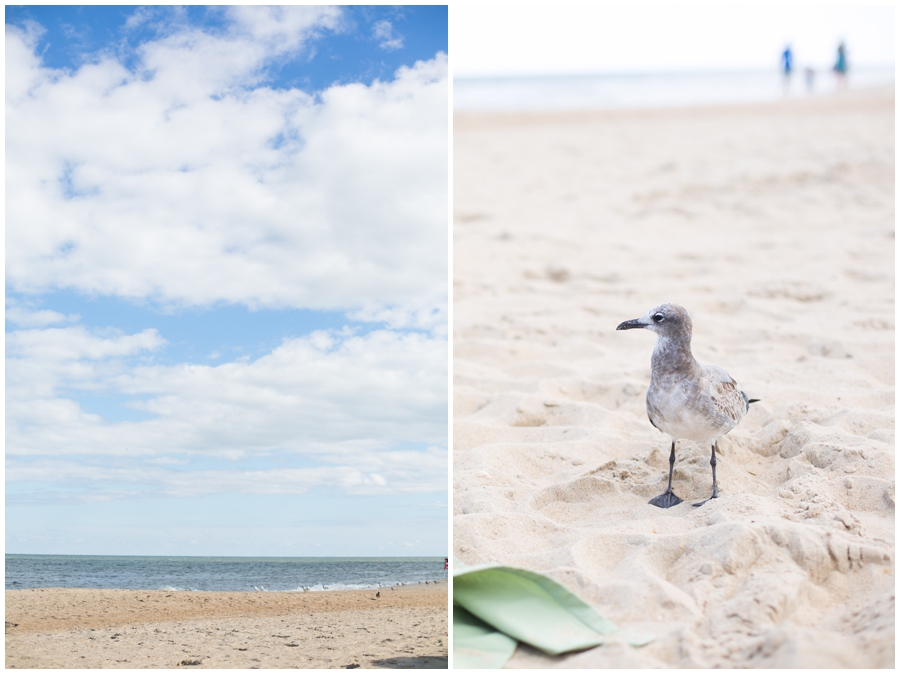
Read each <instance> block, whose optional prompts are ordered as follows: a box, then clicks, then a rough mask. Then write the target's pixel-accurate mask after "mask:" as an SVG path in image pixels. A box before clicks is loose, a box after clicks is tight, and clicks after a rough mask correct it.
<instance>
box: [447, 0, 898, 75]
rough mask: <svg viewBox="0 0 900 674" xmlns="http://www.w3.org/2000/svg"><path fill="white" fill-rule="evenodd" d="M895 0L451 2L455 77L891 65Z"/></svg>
mask: <svg viewBox="0 0 900 674" xmlns="http://www.w3.org/2000/svg"><path fill="white" fill-rule="evenodd" d="M894 12H895V10H894V3H893V2H881V3H880V4H870V5H861V4H859V3H853V4H842V5H836V4H830V3H825V2H797V1H792V2H781V3H777V4H776V3H769V4H761V3H756V4H752V3H736V2H717V3H703V4H698V3H693V4H687V3H684V2H660V1H656V2H630V3H625V2H621V1H607V2H603V1H599V0H592V1H590V2H588V1H586V0H582V1H580V2H578V1H571V0H558V1H557V2H555V3H553V4H550V3H548V2H527V1H526V2H520V3H516V5H515V9H514V10H511V5H509V4H508V3H505V2H499V1H490V0H487V1H485V2H478V3H475V2H461V3H457V4H455V5H454V6H453V35H452V39H453V46H454V56H453V74H454V77H497V76H500V77H503V76H527V75H575V74H596V73H652V72H716V71H726V72H727V71H740V70H766V69H777V68H778V63H779V57H780V55H781V52H782V50H783V49H784V47H785V45H786V44H790V45H791V46H792V48H793V51H794V56H795V59H796V63H797V64H798V65H799V66H800V67H806V66H810V67H814V68H816V69H828V68H830V67H831V66H833V65H834V59H835V50H836V48H837V45H838V43H839V42H840V41H841V40H844V41H846V43H847V52H848V57H849V60H850V64H851V66H852V67H856V66H858V67H867V66H886V65H893V63H894V26H895V23H894Z"/></svg>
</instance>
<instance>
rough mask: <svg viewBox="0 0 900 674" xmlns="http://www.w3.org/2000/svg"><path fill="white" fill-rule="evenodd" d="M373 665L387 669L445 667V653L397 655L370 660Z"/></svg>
mask: <svg viewBox="0 0 900 674" xmlns="http://www.w3.org/2000/svg"><path fill="white" fill-rule="evenodd" d="M372 666H373V667H386V668H389V669H447V666H448V662H447V656H446V655H421V656H419V657H415V658H413V657H397V658H383V659H381V660H372Z"/></svg>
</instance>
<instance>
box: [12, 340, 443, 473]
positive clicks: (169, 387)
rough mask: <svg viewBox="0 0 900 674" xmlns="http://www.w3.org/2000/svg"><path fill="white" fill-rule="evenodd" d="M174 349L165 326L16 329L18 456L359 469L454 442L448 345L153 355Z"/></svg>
mask: <svg viewBox="0 0 900 674" xmlns="http://www.w3.org/2000/svg"><path fill="white" fill-rule="evenodd" d="M163 343H164V340H163V339H162V337H160V336H159V335H158V333H157V332H156V331H155V330H145V331H144V332H141V333H138V334H134V335H117V336H102V335H96V334H91V333H89V332H88V331H87V330H86V329H85V328H84V327H83V326H73V327H68V328H49V329H44V330H19V331H15V332H11V333H8V335H7V436H6V442H7V445H6V447H7V454H8V455H10V456H16V455H55V456H64V455H69V456H75V455H82V456H90V455H117V456H162V455H168V456H177V455H205V456H213V457H230V458H238V457H242V456H252V455H254V454H261V455H267V454H269V453H271V452H275V451H279V450H285V451H288V452H292V453H304V454H308V455H311V456H315V457H317V459H318V460H321V461H323V462H326V463H334V464H336V465H343V466H354V467H357V468H359V467H361V466H363V465H364V464H365V462H366V461H368V459H367V458H366V457H367V456H369V455H370V454H371V455H372V456H377V457H385V456H390V452H392V451H395V450H394V449H393V448H394V447H396V446H399V445H400V444H402V443H430V444H434V445H440V444H442V443H445V442H446V409H447V343H446V342H445V341H443V340H440V339H433V338H429V337H427V336H424V335H422V334H419V333H409V334H400V333H395V332H390V331H384V330H382V331H375V332H372V333H369V334H367V335H364V336H355V335H341V334H339V333H334V332H332V333H326V332H318V333H313V334H312V335H310V336H307V337H304V338H297V339H288V340H285V341H284V342H283V343H282V344H281V346H279V347H278V348H276V349H274V350H273V351H272V352H271V353H269V354H268V355H266V356H264V357H262V358H259V359H258V360H256V361H253V362H246V361H245V362H238V361H235V362H230V363H223V364H220V365H216V366H209V365H189V364H179V365H173V366H162V365H152V364H145V363H142V362H141V358H140V356H141V355H142V354H146V353H149V352H151V351H152V350H154V349H156V348H159V347H160V346H161V345H162V344H163ZM72 391H74V392H77V391H88V392H95V393H97V392H100V393H105V394H107V395H110V394H113V395H116V396H124V397H125V399H128V398H127V397H128V396H134V397H135V400H134V401H133V402H131V403H129V404H130V406H132V407H133V408H137V409H140V410H144V411H146V412H149V413H151V414H153V415H154V417H153V418H151V419H148V420H146V421H140V422H118V423H109V422H107V421H104V420H103V419H102V418H100V417H99V416H97V415H95V414H91V413H88V412H86V411H85V410H83V409H82V408H81V407H80V406H79V405H78V403H77V402H75V401H74V400H71V399H68V398H64V397H61V396H62V394H64V393H65V392H72ZM69 395H72V393H69ZM385 452H387V454H386V453H385ZM398 457H399V458H398V460H400V459H401V458H402V456H401V455H398ZM371 470H373V471H376V472H380V471H379V470H378V465H374V466H372V468H371Z"/></svg>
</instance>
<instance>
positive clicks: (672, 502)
mask: <svg viewBox="0 0 900 674" xmlns="http://www.w3.org/2000/svg"><path fill="white" fill-rule="evenodd" d="M682 501H683V499H680V498H678V497H677V496H675V492H673V491H672V490H671V489H668V490H667V491H666V492H665V493H664V494H660V495H659V496H657V497H656V498H652V499H650V505H655V506H656V507H657V508H671V507H672V506H676V505H678V504H679V503H681V502H682Z"/></svg>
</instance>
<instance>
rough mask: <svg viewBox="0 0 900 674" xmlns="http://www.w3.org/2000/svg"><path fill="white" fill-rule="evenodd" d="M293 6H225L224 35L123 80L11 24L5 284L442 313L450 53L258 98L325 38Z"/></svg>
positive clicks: (146, 50)
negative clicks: (66, 68)
mask: <svg viewBox="0 0 900 674" xmlns="http://www.w3.org/2000/svg"><path fill="white" fill-rule="evenodd" d="M289 9H290V8H284V9H281V10H277V11H282V12H285V14H284V15H282V17H281V20H280V21H279V20H278V18H279V17H278V16H275V14H274V13H275V12H276V10H275V9H271V8H254V7H244V8H232V9H230V10H229V12H230V13H231V15H232V16H233V17H234V18H235V19H236V23H235V27H234V29H233V30H232V31H231V32H229V33H227V34H225V35H215V36H213V35H210V34H206V33H202V32H200V31H197V30H194V29H183V30H180V31H178V32H176V33H174V34H172V35H169V36H167V37H164V38H162V39H160V40H157V41H155V42H151V43H148V44H146V45H145V46H144V47H143V48H142V52H141V59H140V65H139V67H138V68H137V70H136V71H135V72H130V71H129V70H127V69H126V68H124V67H123V66H122V65H121V64H120V63H119V62H118V61H116V60H115V59H114V58H113V57H111V56H106V57H104V58H102V59H101V60H99V61H98V62H96V63H89V64H85V65H83V66H82V67H81V68H79V69H78V70H76V71H74V72H71V73H67V72H61V71H52V70H49V69H47V68H44V67H42V66H41V65H40V62H39V59H38V57H37V56H36V55H35V54H34V44H35V41H34V38H33V36H29V34H27V33H24V32H23V31H21V30H19V29H17V28H14V27H10V26H7V64H6V69H7V110H6V119H7V172H6V175H7V190H6V195H7V211H6V215H7V220H6V222H7V283H8V285H9V287H10V288H11V289H13V290H15V291H21V292H42V291H47V290H50V289H56V288H72V289H75V290H77V291H81V292H85V293H99V294H103V295H119V296H123V297H129V298H136V297H150V298H153V299H157V300H160V301H163V302H169V303H176V304H182V305H209V304H211V303H214V302H219V301H225V302H233V303H242V304H246V305H248V306H251V307H260V306H264V307H298V308H299V307H302V308H312V309H339V310H351V309H360V310H362V308H363V307H369V309H367V311H370V312H372V311H377V310H379V309H377V308H379V307H380V308H382V309H383V308H387V307H390V308H391V310H392V311H394V312H397V311H400V312H407V313H409V314H410V316H414V315H417V314H421V312H422V311H423V310H425V311H426V312H428V311H431V309H432V308H434V307H438V308H439V309H440V307H441V306H442V303H443V304H445V301H446V277H447V266H446V265H447V250H446V245H445V242H446V240H447V237H446V227H447V208H448V203H447V140H448V139H447V118H446V114H447V89H448V81H447V60H446V57H445V56H444V55H437V56H436V57H435V58H434V59H432V60H430V61H426V62H420V63H417V64H416V65H415V66H414V67H410V68H401V69H400V70H399V71H398V72H397V74H396V78H395V80H394V81H391V82H377V81H376V82H375V83H373V84H372V85H371V86H365V85H362V84H350V85H346V86H335V87H331V88H330V89H328V90H326V91H324V92H322V94H321V97H320V98H314V97H312V96H310V95H308V94H306V93H304V92H301V91H298V90H273V89H270V88H267V87H262V86H256V85H257V84H258V81H259V80H260V78H262V77H263V72H264V66H265V65H266V64H267V63H270V62H271V60H272V59H273V58H276V57H278V55H279V54H283V53H285V51H289V50H296V49H299V48H301V46H302V44H303V39H304V37H305V36H308V35H310V34H312V33H313V32H314V31H315V30H320V29H323V28H327V27H336V26H338V19H337V17H336V15H333V14H329V13H327V12H326V13H325V14H323V15H321V16H319V15H314V14H309V13H307V12H305V11H300V10H302V9H304V8H294V9H296V10H297V11H296V12H294V10H293V9H292V10H291V11H288V10H289ZM285 21H287V23H288V25H287V27H285ZM248 85H251V86H256V88H247V87H248ZM372 307H375V308H376V309H372ZM415 320H416V319H414V318H410V319H407V321H415Z"/></svg>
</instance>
